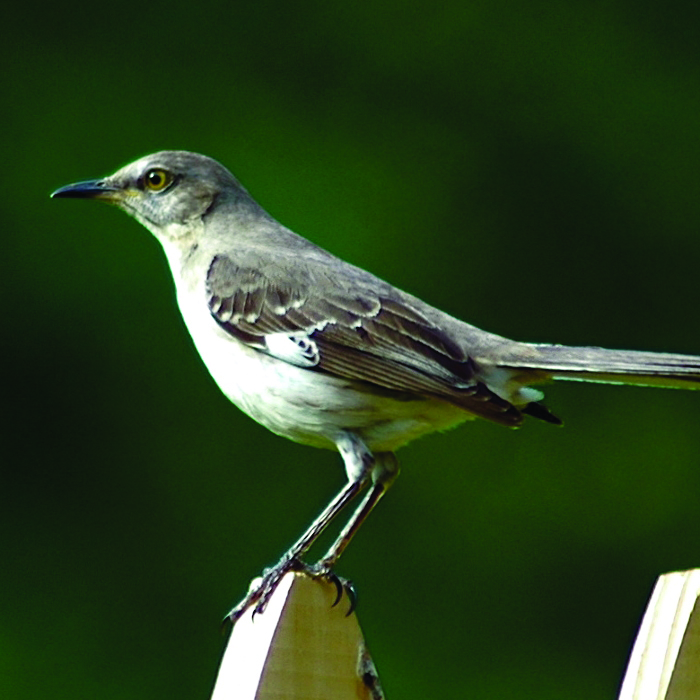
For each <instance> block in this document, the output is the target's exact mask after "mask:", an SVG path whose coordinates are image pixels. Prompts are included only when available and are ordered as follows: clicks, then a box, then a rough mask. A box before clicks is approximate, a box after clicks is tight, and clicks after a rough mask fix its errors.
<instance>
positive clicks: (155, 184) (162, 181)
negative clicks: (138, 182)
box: [143, 168, 173, 192]
mask: <svg viewBox="0 0 700 700" xmlns="http://www.w3.org/2000/svg"><path fill="white" fill-rule="evenodd" d="M172 181H173V176H172V174H171V173H169V172H168V171H167V170H163V169H162V168H152V169H151V170H149V171H148V172H147V173H146V175H145V176H144V178H143V184H144V186H145V188H146V189H147V190H150V191H151V192H161V191H162V190H164V189H165V188H166V187H167V186H168V185H169V184H170V183H171V182H172Z"/></svg>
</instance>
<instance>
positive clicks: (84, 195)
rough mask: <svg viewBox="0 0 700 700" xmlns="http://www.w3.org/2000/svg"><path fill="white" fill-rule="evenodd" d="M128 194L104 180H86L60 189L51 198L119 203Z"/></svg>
mask: <svg viewBox="0 0 700 700" xmlns="http://www.w3.org/2000/svg"><path fill="white" fill-rule="evenodd" d="M125 194H126V192H125V191H124V190H123V189H122V188H121V187H114V186H113V185H109V184H107V183H106V182H105V181H104V180H86V181H85V182H76V183H75V184H73V185H66V186H65V187H60V188H59V189H57V190H56V191H55V192H53V193H52V194H51V197H70V198H74V199H103V200H106V201H108V202H113V203H115V204H116V203H117V202H119V201H121V200H123V199H124V195H125Z"/></svg>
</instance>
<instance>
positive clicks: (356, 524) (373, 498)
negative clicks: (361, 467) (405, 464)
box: [314, 452, 399, 571]
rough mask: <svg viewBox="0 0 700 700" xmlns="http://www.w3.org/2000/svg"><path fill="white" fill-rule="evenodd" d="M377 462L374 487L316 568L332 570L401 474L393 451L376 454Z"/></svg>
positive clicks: (374, 472) (373, 471)
mask: <svg viewBox="0 0 700 700" xmlns="http://www.w3.org/2000/svg"><path fill="white" fill-rule="evenodd" d="M374 459H375V464H374V467H373V468H372V481H373V484H372V488H371V489H370V490H369V491H368V492H367V495H366V496H365V497H364V499H363V500H362V503H360V505H359V506H358V508H357V510H356V511H355V512H354V513H353V515H352V517H351V518H350V520H348V522H347V525H346V526H345V527H344V528H343V531H342V532H341V533H340V535H338V538H337V539H336V541H335V542H334V543H333V544H332V545H331V546H330V548H329V550H328V551H327V552H326V554H325V555H324V556H323V557H322V558H321V559H320V560H319V561H318V563H317V564H316V566H315V567H314V568H318V569H321V570H322V571H330V570H331V569H332V568H333V567H334V566H335V563H336V562H337V561H338V559H340V556H341V555H342V553H343V552H344V551H345V548H346V547H347V546H348V545H349V544H350V540H351V539H352V538H353V537H354V535H355V533H356V532H357V531H358V530H359V529H360V526H361V525H362V523H364V521H365V520H366V518H367V516H368V515H369V514H370V513H371V512H372V510H373V509H374V507H375V506H376V505H377V503H379V500H380V499H381V497H382V496H383V495H384V494H385V493H386V492H387V491H388V490H389V487H390V486H391V485H392V484H393V483H394V480H395V479H396V477H397V476H398V475H399V463H398V461H397V459H396V456H395V455H394V454H393V453H392V452H382V453H380V454H377V455H375V458H374Z"/></svg>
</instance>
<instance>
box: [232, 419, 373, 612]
mask: <svg viewBox="0 0 700 700" xmlns="http://www.w3.org/2000/svg"><path fill="white" fill-rule="evenodd" d="M337 445H338V451H339V452H340V454H341V456H342V457H343V461H344V462H345V470H346V472H347V475H348V483H347V484H346V485H345V486H344V487H343V488H342V489H341V490H340V492H339V493H338V495H337V496H336V497H335V498H334V499H333V500H332V501H331V502H330V503H329V504H328V505H327V506H326V508H325V509H324V510H323V512H322V513H321V514H320V515H319V516H318V517H317V518H316V520H314V521H313V523H311V526H310V527H309V528H308V529H307V530H306V532H304V534H303V535H302V536H301V537H300V538H299V539H298V540H297V541H296V542H295V543H294V544H293V545H292V546H291V547H290V548H289V549H288V550H287V552H286V553H285V554H284V556H283V557H282V558H281V559H280V560H279V561H278V562H277V564H275V566H273V567H270V568H269V569H265V571H263V574H262V577H261V578H260V579H256V581H254V582H253V584H252V585H251V588H250V590H249V591H248V594H247V595H246V596H245V598H243V600H242V601H241V602H240V603H239V604H238V605H237V606H236V607H235V608H233V610H231V612H229V614H228V615H227V616H226V617H227V618H228V619H230V620H231V621H232V622H235V621H236V620H237V619H238V618H239V617H240V616H241V615H242V614H243V613H244V612H245V611H246V610H247V609H248V608H249V607H250V606H251V605H255V612H258V613H261V612H263V611H264V609H265V606H266V605H267V602H268V601H269V599H270V596H271V595H272V594H273V593H274V590H275V588H276V587H277V585H278V584H279V582H280V581H281V580H282V577H283V576H284V575H285V574H286V573H287V572H288V571H293V570H294V569H304V568H305V567H304V565H303V564H302V563H301V561H300V557H301V556H303V555H304V554H305V553H306V551H307V550H308V549H309V547H311V546H312V545H313V543H314V542H315V541H316V540H317V539H318V537H319V536H320V535H321V533H322V532H323V531H324V530H325V529H326V528H327V527H328V525H330V524H331V523H332V522H333V520H334V519H335V518H336V517H337V515H338V514H339V513H340V512H341V511H342V510H343V508H345V506H346V505H347V504H348V503H349V502H350V501H351V500H352V499H353V498H354V497H355V496H356V495H357V494H358V493H359V492H360V491H361V490H362V489H363V488H364V487H365V486H366V485H367V483H368V482H369V480H370V477H372V478H374V466H375V459H374V457H373V456H372V453H371V452H370V451H369V450H368V449H367V446H366V445H365V444H364V442H362V440H360V438H358V437H357V436H356V435H354V434H353V433H343V434H342V435H341V436H340V437H339V439H338V442H337ZM373 490H374V489H373ZM376 500H379V499H378V498H377V499H375V502H376ZM368 512H369V511H368ZM354 519H355V518H354V517H353V520H354ZM363 519H364V518H363ZM357 527H359V523H358V525H357V526H356V527H355V528H353V531H352V532H351V533H350V534H349V537H348V542H349V541H350V538H351V537H352V535H353V534H354V530H356V529H357ZM346 529H347V527H346ZM346 546H347V542H346V543H345V544H344V545H343V546H342V547H341V548H340V552H338V554H337V555H336V556H335V559H337V558H338V557H339V556H340V553H342V550H344V549H345V547H346ZM335 559H334V561H335ZM328 571H329V568H324V570H323V572H320V571H319V573H323V574H326V573H328Z"/></svg>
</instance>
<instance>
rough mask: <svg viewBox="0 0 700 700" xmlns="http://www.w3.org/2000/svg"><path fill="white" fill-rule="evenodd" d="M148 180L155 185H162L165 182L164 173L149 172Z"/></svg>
mask: <svg viewBox="0 0 700 700" xmlns="http://www.w3.org/2000/svg"><path fill="white" fill-rule="evenodd" d="M148 181H149V182H150V183H151V185H153V187H160V186H161V185H162V184H163V175H162V174H161V173H158V172H152V173H148Z"/></svg>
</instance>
